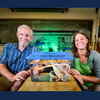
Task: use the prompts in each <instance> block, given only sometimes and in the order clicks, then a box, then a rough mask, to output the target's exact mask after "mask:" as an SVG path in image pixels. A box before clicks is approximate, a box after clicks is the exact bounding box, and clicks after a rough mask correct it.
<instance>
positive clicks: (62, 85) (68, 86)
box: [18, 75, 81, 91]
mask: <svg viewBox="0 0 100 100" xmlns="http://www.w3.org/2000/svg"><path fill="white" fill-rule="evenodd" d="M18 91H81V89H80V88H79V86H78V84H77V83H76V81H75V79H74V78H73V77H72V76H71V75H70V79H69V81H68V82H32V81H31V77H28V78H27V79H26V81H25V82H24V83H23V84H22V86H21V87H20V88H19V90H18Z"/></svg>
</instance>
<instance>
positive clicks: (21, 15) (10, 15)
mask: <svg viewBox="0 0 100 100" xmlns="http://www.w3.org/2000/svg"><path fill="white" fill-rule="evenodd" d="M95 10H96V9H95V8H69V9H68V12H64V13H48V12H12V11H11V9H10V8H0V19H15V18H17V19H49V20H52V19H57V20H61V19H63V20H64V19H65V20H80V19H82V20H86V19H87V20H93V28H92V41H93V42H95V41H94V35H95V33H96V28H97V27H96V25H97V13H96V11H95ZM14 34H15V33H14ZM93 46H94V45H93Z"/></svg>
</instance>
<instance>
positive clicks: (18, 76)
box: [9, 71, 29, 82]
mask: <svg viewBox="0 0 100 100" xmlns="http://www.w3.org/2000/svg"><path fill="white" fill-rule="evenodd" d="M28 75H29V73H28V72H27V71H21V72H19V73H17V74H16V75H13V76H11V78H10V79H9V80H10V81H11V82H15V81H19V80H25V79H26V77H27V76H28Z"/></svg>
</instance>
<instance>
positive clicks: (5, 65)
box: [0, 25, 38, 91]
mask: <svg viewBox="0 0 100 100" xmlns="http://www.w3.org/2000/svg"><path fill="white" fill-rule="evenodd" d="M16 36H17V38H18V43H8V44H6V45H5V46H4V48H3V51H2V54H1V56H0V74H1V75H2V77H0V91H10V90H12V91H16V90H17V89H18V88H19V86H20V85H21V83H22V82H23V81H24V80H25V79H26V78H27V76H29V75H30V72H29V63H28V61H27V60H26V57H27V56H28V55H29V54H30V53H31V52H34V51H38V48H37V47H35V46H32V45H30V44H29V42H30V41H32V39H33V32H32V29H31V28H30V27H29V26H27V25H21V26H19V27H18V29H17V33H16ZM16 86H17V88H16ZM11 87H12V88H11Z"/></svg>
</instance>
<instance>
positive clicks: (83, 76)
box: [80, 75, 100, 83]
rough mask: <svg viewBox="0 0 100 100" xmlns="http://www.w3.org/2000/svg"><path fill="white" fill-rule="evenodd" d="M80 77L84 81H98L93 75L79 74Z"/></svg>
mask: <svg viewBox="0 0 100 100" xmlns="http://www.w3.org/2000/svg"><path fill="white" fill-rule="evenodd" d="M80 77H81V78H82V79H83V81H85V82H92V83H100V79H99V78H97V77H94V76H85V75H80Z"/></svg>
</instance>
